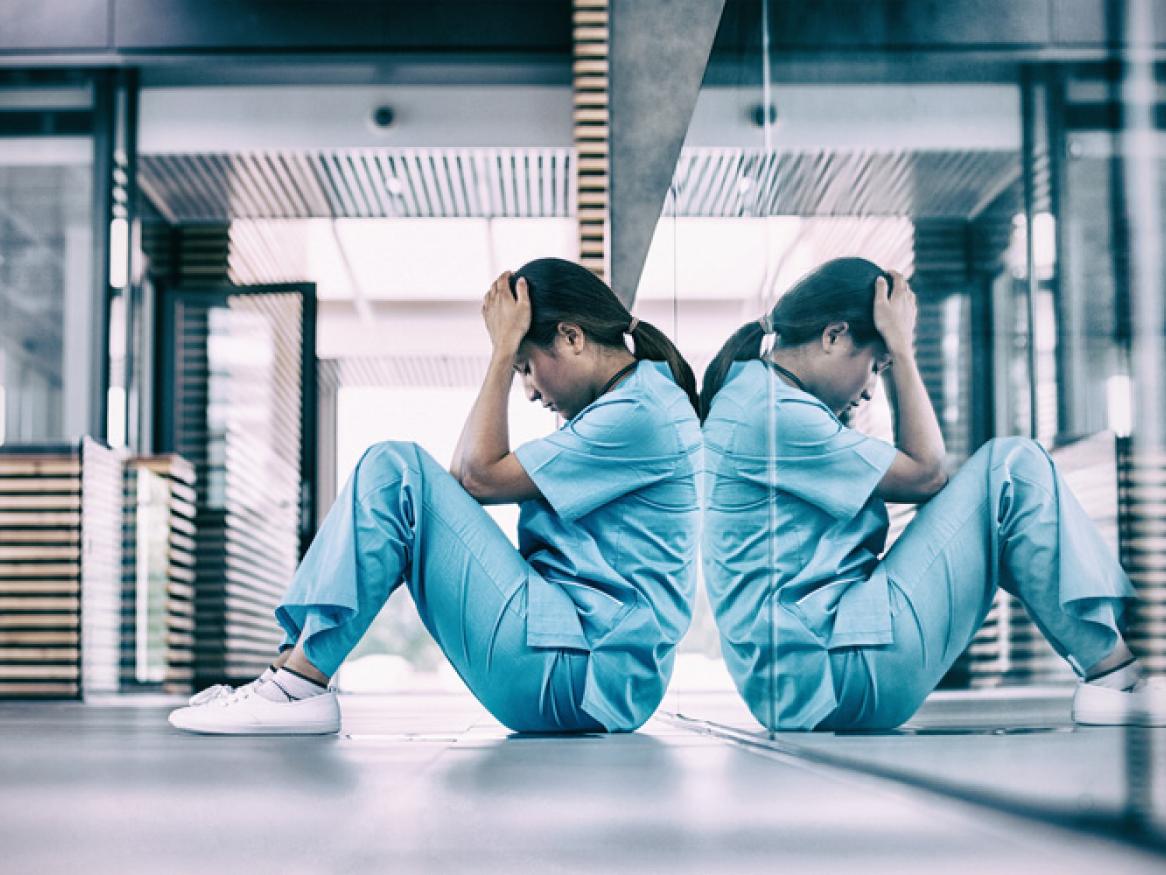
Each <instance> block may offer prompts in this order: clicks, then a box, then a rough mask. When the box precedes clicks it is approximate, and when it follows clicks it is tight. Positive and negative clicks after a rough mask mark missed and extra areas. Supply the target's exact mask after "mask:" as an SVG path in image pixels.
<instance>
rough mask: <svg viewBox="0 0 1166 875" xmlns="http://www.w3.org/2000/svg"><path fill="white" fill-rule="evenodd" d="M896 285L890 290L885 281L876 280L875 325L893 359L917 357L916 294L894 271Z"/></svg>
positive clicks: (881, 279)
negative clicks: (915, 354) (915, 355)
mask: <svg viewBox="0 0 1166 875" xmlns="http://www.w3.org/2000/svg"><path fill="white" fill-rule="evenodd" d="M890 273H891V277H892V278H893V279H894V281H895V283H894V285H893V286H890V287H888V285H887V281H886V280H885V279H883V278H882V277H879V278H878V279H877V280H875V297H874V324H875V328H876V329H877V330H878V332H879V334H880V335H881V336H882V338H883V343H885V344H886V345H887V351H888V352H889V353H890V354H891V356H892V358H895V357H899V356H904V355H914V352H915V318H916V313H917V307H916V303H915V293H914V292H913V291H911V287H910V286H909V285H907V280H905V279H904V278H903V275H902V274H901V273H898V272H897V271H891V272H890Z"/></svg>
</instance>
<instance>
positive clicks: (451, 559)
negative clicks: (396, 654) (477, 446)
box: [276, 362, 700, 731]
mask: <svg viewBox="0 0 1166 875" xmlns="http://www.w3.org/2000/svg"><path fill="white" fill-rule="evenodd" d="M666 373H667V371H666V369H665V370H663V371H662V370H661V368H660V367H658V366H657V364H656V363H650V362H642V363H640V365H639V366H638V367H637V368H636V369H635V371H633V373H632V374H631V375H630V376H629V378H628V379H626V380H625V381H624V382H623V383H622V384H620V385H619V386H617V387H616V388H615V389H614V390H612V391H611V392H609V393H607V394H605V395H604V396H602V397H601V398H600V399H597V400H596V402H594V403H593V404H592V405H590V406H589V407H587V408H586V409H585V410H583V411H582V412H581V413H580V414H579V415H578V416H576V417H575V418H573V419H572V420H571V421H570V422H568V423H566V424H565V425H564V426H563V428H562V429H560V430H559V431H557V432H555V433H554V434H552V435H550V436H548V437H546V438H543V439H540V440H538V441H533V442H530V443H528V444H525V445H523V446H521V447H519V448H518V450H516V451H515V452H516V455H517V457H518V459H519V461H520V463H521V464H522V465H523V467H524V468H525V469H526V470H527V471H528V472H529V473H530V476H531V479H532V480H533V481H534V482H535V484H536V485H537V486H538V487H539V490H540V492H541V493H542V495H543V496H544V497H543V498H541V499H538V500H535V501H528V502H524V503H523V506H522V508H521V513H520V520H519V532H518V534H519V549H517V550H516V549H515V548H514V546H513V545H512V544H511V543H510V541H509V540H508V539H507V537H506V536H505V534H504V533H503V532H502V531H501V530H500V529H499V528H498V526H497V524H496V523H495V522H494V520H493V519H492V518H491V517H490V516H489V514H487V513H486V511H485V510H484V509H483V508H482V507H481V506H480V505H479V504H478V503H477V502H476V501H475V500H474V499H473V498H472V497H471V496H470V495H469V494H468V493H466V491H465V490H464V489H463V488H462V487H461V485H460V484H459V483H458V482H457V481H456V480H455V479H454V478H453V477H452V476H451V475H450V474H449V473H448V472H447V471H445V470H444V469H443V468H442V467H441V466H440V465H439V464H438V463H437V462H435V461H434V460H433V459H432V458H431V457H430V456H429V455H428V454H427V453H426V452H425V451H424V450H422V449H420V448H419V447H417V446H416V445H415V444H408V443H394V442H388V443H383V444H377V445H375V446H374V447H372V448H370V449H369V450H368V452H366V454H365V455H364V457H363V458H362V459H361V461H360V463H359V464H358V465H357V468H356V471H355V472H354V473H353V476H352V478H351V479H350V481H349V483H348V484H347V485H346V487H345V489H344V491H343V492H342V494H341V495H340V497H339V498H338V499H337V501H336V504H335V505H334V506H333V508H332V510H331V511H330V512H329V514H328V516H327V518H326V519H325V521H324V524H323V525H322V526H321V529H320V531H319V533H318V534H317V536H316V539H315V540H314V541H313V543H312V546H311V548H310V549H309V551H308V553H307V555H306V556H305V557H304V561H303V563H302V564H301V566H300V568H299V570H298V571H297V573H296V576H295V578H294V580H293V583H292V586H291V588H290V590H289V592H288V594H287V595H286V596H285V598H284V600H283V602H282V604H281V605H280V606H279V608H277V610H276V618H277V620H278V622H279V623H280V625H281V626H282V628H283V629H284V631H285V635H286V638H285V646H290V645H291V644H294V643H295V642H297V641H299V642H300V643H301V645H302V646H303V648H304V650H305V653H306V654H307V656H308V659H309V660H310V661H311V662H312V664H313V665H315V666H316V667H317V668H319V669H320V670H321V671H322V672H324V673H325V674H332V673H334V672H335V671H336V669H337V668H338V667H339V666H340V664H341V662H343V660H344V658H345V657H346V656H347V655H348V653H349V652H350V651H351V650H352V648H353V647H354V646H355V645H356V643H357V642H358V641H359V640H360V638H361V637H362V636H363V634H364V632H365V631H366V630H367V628H368V626H369V625H370V624H371V623H372V621H373V619H374V618H375V616H376V614H377V613H378V612H379V610H380V608H381V607H382V606H383V605H384V603H385V602H386V601H387V599H388V598H389V596H390V595H391V594H392V592H393V591H394V590H395V589H396V587H397V586H399V585H400V584H401V583H404V584H405V585H406V587H407V588H408V591H409V592H410V594H411V595H412V596H413V600H414V602H415V603H416V605H417V610H418V613H419V615H420V616H421V620H422V622H423V623H424V624H425V626H426V628H427V629H428V630H429V632H430V633H431V634H432V635H433V637H434V639H435V640H436V641H437V643H438V644H439V646H440V647H441V649H442V651H443V652H444V653H445V655H446V656H447V657H448V658H449V660H450V662H451V663H452V664H453V666H454V668H455V669H456V670H457V672H458V673H459V675H460V676H461V677H462V679H463V680H464V681H465V682H466V685H467V686H468V687H469V688H470V690H471V691H472V692H473V693H474V694H475V696H477V698H478V699H479V700H480V701H481V702H482V704H483V705H485V706H486V708H487V709H489V710H490V712H491V713H492V714H494V716H495V717H497V718H498V719H499V720H500V721H501V722H502V723H504V724H505V725H507V726H509V727H511V728H512V729H516V730H523V731H578V730H595V729H607V730H610V731H621V730H631V729H635V728H636V727H638V726H639V725H641V724H642V723H643V722H644V721H645V720H646V719H647V718H648V717H649V716H650V715H651V714H652V712H653V711H654V710H655V708H656V707H657V705H658V704H659V702H660V699H661V698H662V697H663V692H664V688H665V686H666V685H667V681H668V677H669V675H670V672H671V666H672V659H673V649H674V647H675V644H676V643H677V642H678V641H679V639H680V637H681V636H682V635H683V633H684V631H685V629H686V628H687V626H688V622H689V618H690V617H691V607H692V600H693V597H694V590H695V579H694V574H695V568H694V565H695V555H694V553H695V549H696V540H697V526H698V525H699V502H698V501H697V498H696V483H695V478H696V471H697V467H698V465H699V458H700V455H699V454H700V432H699V426H698V425H697V421H696V416H695V414H694V413H693V411H692V408H691V405H689V404H688V401H687V398H686V397H685V396H684V394H683V392H681V390H680V389H679V388H678V387H677V386H676V385H675V384H674V383H673V382H672V381H671V378H670V376H665V374H666ZM677 396H679V399H680V400H683V402H684V403H683V407H682V406H680V405H679V404H678V403H677V400H678V399H677Z"/></svg>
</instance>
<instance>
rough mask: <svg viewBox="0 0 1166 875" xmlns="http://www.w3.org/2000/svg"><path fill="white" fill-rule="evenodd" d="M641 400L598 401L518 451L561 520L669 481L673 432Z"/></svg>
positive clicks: (617, 399)
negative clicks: (555, 430)
mask: <svg viewBox="0 0 1166 875" xmlns="http://www.w3.org/2000/svg"><path fill="white" fill-rule="evenodd" d="M661 419H662V417H661V416H660V415H659V414H658V413H657V412H656V411H655V409H654V408H652V407H651V406H650V405H649V404H647V403H645V402H644V401H642V400H640V399H638V398H634V397H633V398H628V397H616V398H612V399H610V400H607V399H600V400H599V401H597V402H595V403H594V404H593V405H591V406H590V407H588V408H587V409H586V410H584V411H583V412H582V413H581V414H580V415H579V416H577V417H576V418H575V419H573V420H571V421H570V422H568V423H567V424H566V425H564V426H563V427H562V428H560V429H559V430H558V431H557V432H554V433H553V434H550V435H547V436H546V437H544V438H539V439H538V440H533V441H529V442H528V443H525V444H523V445H522V446H520V447H518V449H516V450H515V451H514V455H515V456H516V457H517V458H518V461H519V463H520V464H521V465H522V467H523V468H524V469H526V473H527V474H528V475H529V476H530V479H531V480H533V481H534V484H535V485H536V486H537V487H538V489H539V492H541V493H542V495H543V497H544V498H545V499H546V500H547V502H548V503H549V504H550V506H551V507H552V508H553V509H554V510H555V512H556V513H557V514H559V516H561V517H563V518H564V519H568V520H572V519H578V518H579V517H582V516H586V515H587V514H588V513H591V512H592V511H593V510H595V509H597V508H599V507H602V506H603V505H605V504H608V503H610V502H612V501H614V500H615V499H617V498H619V497H621V496H623V495H627V494H629V493H631V492H635V491H637V490H639V489H642V488H644V487H645V486H649V485H651V484H653V483H656V482H658V481H660V480H663V479H665V478H666V477H668V476H669V475H670V474H671V472H672V471H673V469H674V468H675V465H676V459H677V453H676V451H675V447H674V444H675V440H672V441H670V440H669V438H670V437H672V433H673V431H674V429H673V428H672V427H671V423H667V422H662V421H661Z"/></svg>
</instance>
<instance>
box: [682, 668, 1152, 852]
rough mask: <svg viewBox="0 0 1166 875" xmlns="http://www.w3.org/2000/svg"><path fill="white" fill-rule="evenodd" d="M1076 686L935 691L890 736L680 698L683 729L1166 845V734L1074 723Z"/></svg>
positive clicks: (721, 698)
mask: <svg viewBox="0 0 1166 875" xmlns="http://www.w3.org/2000/svg"><path fill="white" fill-rule="evenodd" d="M1071 696H1072V687H1071V686H1049V687H1013V688H1002V689H999V690H980V691H973V692H938V693H933V694H932V695H931V697H930V698H929V699H928V700H927V702H926V703H925V704H924V706H923V708H922V709H920V711H919V712H918V713H917V714H916V715H915V716H914V717H913V718H912V719H911V720H910V721H908V722H907V723H906V724H905V725H904V726H903V727H902V728H900V729H897V730H894V731H891V732H882V733H851V734H845V733H842V734H835V733H825V732H815V733H789V732H780V733H773V734H769V733H765V732H764V731H762V730H761V729H760V727H759V726H758V724H757V723H756V721H755V720H754V719H753V718H752V716H751V715H750V714H749V713H748V711H747V710H746V709H745V707H744V705H743V704H742V703H741V701H740V699H739V698H737V697H735V696H727V695H722V694H719V693H718V694H710V695H704V696H693V695H687V696H682V697H679V701H678V702H677V704H676V707H675V708H674V709H672V714H673V719H674V720H675V722H677V723H678V724H679V725H682V726H686V727H688V728H691V729H694V730H696V731H707V732H710V733H712V734H714V735H716V736H718V737H723V738H727V739H735V740H739V741H746V742H747V743H750V744H754V743H756V744H762V745H766V746H769V747H771V748H773V749H775V750H780V751H784V752H787V753H790V754H793V755H795V756H801V757H808V758H810V759H812V760H814V761H816V762H825V763H829V764H834V765H842V766H848V767H855V768H859V769H863V770H865V771H868V772H874V773H878V774H882V775H893V776H897V777H899V778H902V779H905V780H909V781H911V782H913V783H921V784H924V785H926V786H929V787H934V788H943V789H947V790H951V791H955V792H958V793H960V794H961V795H966V796H970V797H973V798H979V799H984V800H987V801H993V802H998V803H1001V804H1006V805H1008V806H1009V807H1015V808H1019V809H1022V810H1031V811H1032V812H1034V813H1038V814H1048V815H1052V816H1057V817H1061V818H1062V819H1068V820H1079V821H1082V822H1086V823H1087V822H1089V821H1096V822H1098V823H1099V824H1102V825H1104V824H1105V823H1106V822H1107V821H1111V822H1112V821H1118V820H1121V819H1122V818H1126V819H1129V818H1133V819H1135V820H1137V821H1140V825H1141V826H1143V827H1147V828H1149V829H1150V830H1151V831H1153V832H1154V833H1158V834H1161V836H1162V837H1163V839H1166V729H1140V728H1131V729H1121V728H1111V727H1084V726H1075V725H1074V724H1073V722H1072V720H1071V718H1070V703H1071Z"/></svg>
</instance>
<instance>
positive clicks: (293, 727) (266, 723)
mask: <svg viewBox="0 0 1166 875" xmlns="http://www.w3.org/2000/svg"><path fill="white" fill-rule="evenodd" d="M255 686H256V684H254V683H251V684H247V685H245V686H242V687H239V689H237V690H235V691H234V692H231V693H229V694H227V695H220V696H217V697H216V698H213V699H210V700H208V701H205V702H203V703H201V704H199V705H191V706H187V707H185V708H179V709H177V710H176V711H172V712H171V713H170V725H171V726H173V727H175V728H176V729H185V730H186V731H187V732H202V733H207V734H211V735H331V734H332V733H335V732H339V731H340V704H339V703H338V702H337V701H336V694H335V693H334V692H332V691H331V690H329V691H328V692H326V693H321V694H320V695H318V696H311V697H310V698H307V699H297V700H296V701H294V702H272V701H271V700H269V699H265V698H263V696H260V695H257V694H256V692H255Z"/></svg>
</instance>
